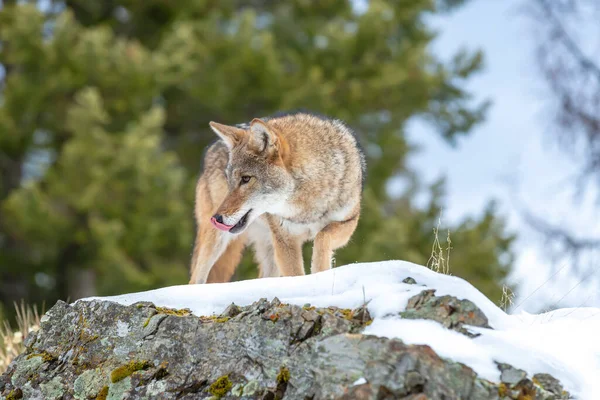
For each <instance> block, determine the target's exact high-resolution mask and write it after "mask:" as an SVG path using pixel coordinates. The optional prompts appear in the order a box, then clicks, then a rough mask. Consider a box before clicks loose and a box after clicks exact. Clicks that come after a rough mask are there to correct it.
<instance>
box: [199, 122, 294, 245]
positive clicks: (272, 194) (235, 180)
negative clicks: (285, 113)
mask: <svg viewBox="0 0 600 400" xmlns="http://www.w3.org/2000/svg"><path fill="white" fill-rule="evenodd" d="M210 127H211V128H212V130H213V131H215V133H216V134H217V135H219V137H220V138H221V139H222V140H223V141H224V142H225V144H226V145H227V148H228V149H229V162H228V163H227V168H226V170H225V174H226V176H227V183H228V185H229V193H228V194H227V197H225V200H223V203H222V204H221V205H220V206H219V208H218V210H217V212H216V213H215V215H214V216H213V217H212V218H211V222H212V224H213V225H214V226H215V227H216V228H218V229H220V230H222V231H227V232H231V233H240V232H243V231H244V229H245V228H246V227H247V226H248V225H250V223H251V222H252V221H253V220H254V219H256V218H257V217H258V216H260V215H261V214H264V213H265V212H269V211H274V210H276V209H277V208H279V207H281V206H282V205H283V204H285V201H286V200H287V198H288V196H289V195H290V193H291V192H292V188H293V180H292V178H291V176H290V174H289V173H288V171H287V169H286V167H285V157H286V152H287V145H286V142H285V141H284V140H283V138H282V137H281V136H280V135H279V133H278V132H277V131H276V130H275V129H274V127H272V126H269V124H268V123H267V122H265V121H262V120H260V119H254V120H253V121H252V122H251V123H250V126H249V128H248V129H242V128H238V127H234V126H228V125H222V124H218V123H216V122H211V123H210Z"/></svg>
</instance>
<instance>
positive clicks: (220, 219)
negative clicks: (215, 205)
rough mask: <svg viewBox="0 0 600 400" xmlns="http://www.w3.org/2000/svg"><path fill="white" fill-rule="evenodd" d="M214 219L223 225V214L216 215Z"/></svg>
mask: <svg viewBox="0 0 600 400" xmlns="http://www.w3.org/2000/svg"><path fill="white" fill-rule="evenodd" d="M213 218H214V219H216V220H217V222H218V223H220V224H222V223H223V216H222V215H221V214H215V215H214V216H213Z"/></svg>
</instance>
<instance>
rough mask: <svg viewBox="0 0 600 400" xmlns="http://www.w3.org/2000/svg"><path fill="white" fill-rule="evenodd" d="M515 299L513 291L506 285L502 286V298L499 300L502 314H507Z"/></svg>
mask: <svg viewBox="0 0 600 400" xmlns="http://www.w3.org/2000/svg"><path fill="white" fill-rule="evenodd" d="M514 298H515V294H514V293H513V291H512V290H511V289H510V288H509V287H508V286H506V285H504V286H502V298H501V299H500V308H502V309H503V310H504V312H508V309H509V308H511V307H512V305H513V300H514Z"/></svg>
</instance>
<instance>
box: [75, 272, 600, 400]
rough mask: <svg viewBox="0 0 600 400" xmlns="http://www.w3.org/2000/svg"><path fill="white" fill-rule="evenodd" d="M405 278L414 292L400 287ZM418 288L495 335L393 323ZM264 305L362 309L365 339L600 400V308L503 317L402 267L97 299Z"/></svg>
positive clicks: (217, 309) (463, 288) (451, 284)
mask: <svg viewBox="0 0 600 400" xmlns="http://www.w3.org/2000/svg"><path fill="white" fill-rule="evenodd" d="M406 277H412V278H414V279H415V280H416V281H417V284H416V285H410V284H405V283H403V282H402V280H403V279H405V278H406ZM424 288H432V289H436V295H437V296H442V295H446V294H448V295H451V296H455V297H457V298H459V299H469V300H471V301H472V302H474V303H475V304H476V305H477V306H478V307H479V308H480V309H481V310H482V311H483V313H484V314H485V315H486V316H487V318H488V320H489V324H490V325H491V326H492V327H493V329H483V328H472V330H473V331H476V332H478V333H481V335H480V336H478V337H477V338H475V339H470V338H468V337H467V336H465V335H462V334H460V333H457V332H454V331H451V330H448V329H445V328H443V327H442V326H441V325H440V324H438V323H437V322H434V321H428V320H403V319H400V318H399V317H398V316H397V315H398V313H399V312H400V311H402V310H404V308H405V307H406V304H407V302H408V299H409V298H410V297H412V296H414V295H416V294H418V293H419V292H420V291H422V290H424ZM262 297H264V298H267V299H269V300H271V299H272V298H274V297H278V298H279V299H280V300H281V301H282V302H284V303H291V304H296V305H300V306H302V305H304V304H306V303H310V304H312V305H314V306H317V307H327V306H337V307H343V308H356V307H359V306H361V305H362V304H364V302H365V301H367V302H368V308H369V312H370V313H371V316H372V317H373V318H374V321H373V323H372V324H371V325H370V326H369V327H367V329H366V330H365V332H364V333H366V334H372V335H377V336H384V337H389V338H398V339H401V340H403V341H404V342H405V343H408V344H427V345H429V346H431V347H432V348H433V350H435V351H436V352H437V353H438V354H439V355H440V356H441V357H446V358H449V359H452V360H455V361H458V362H461V363H464V364H465V365H468V366H469V367H471V368H473V370H475V372H477V374H478V375H480V376H481V377H483V378H485V379H488V380H491V381H495V382H498V381H499V377H500V376H499V371H498V369H497V367H496V365H495V364H494V361H498V362H505V363H509V364H511V365H512V366H514V367H516V368H520V369H523V370H525V371H527V372H528V373H529V374H530V375H533V374H536V373H549V374H551V375H552V376H554V377H556V378H557V379H559V380H560V381H561V382H562V384H563V385H564V387H565V389H566V390H568V391H569V392H570V393H571V394H572V395H574V396H575V397H576V398H578V399H582V400H597V399H600V308H577V309H574V308H571V309H560V310H555V311H553V312H549V313H545V314H537V315H534V314H528V313H525V312H521V313H519V314H515V315H507V314H506V313H505V312H504V311H502V310H501V309H500V308H498V307H497V306H496V305H495V304H494V303H492V302H491V301H490V300H489V299H488V298H486V297H485V296H484V295H483V294H482V293H481V292H479V291H478V290H477V289H475V288H474V287H473V286H472V285H471V284H469V283H468V282H466V281H464V280H462V279H460V278H457V277H452V276H448V275H442V274H438V273H435V272H433V271H431V270H429V269H427V268H425V267H422V266H419V265H415V264H411V263H408V262H403V261H386V262H377V263H364V264H352V265H347V266H344V267H339V268H336V269H333V270H330V271H326V272H322V273H319V274H314V275H306V276H300V277H289V278H267V279H256V280H250V281H243V282H233V283H224V284H212V285H182V286H172V287H167V288H163V289H157V290H151V291H147V292H141V293H132V294H126V295H120V296H112V297H104V298H101V299H103V300H110V301H114V302H117V303H121V304H124V305H130V304H133V303H135V302H138V301H151V302H153V303H154V304H156V305H159V306H166V307H172V308H189V309H190V310H192V312H193V313H194V314H196V315H211V314H220V313H221V312H222V311H223V310H224V309H225V308H226V307H227V306H228V305H229V304H231V303H232V302H233V303H235V304H237V305H240V306H242V305H248V304H251V303H253V302H254V301H256V300H258V299H259V298H262ZM85 300H91V298H90V299H85Z"/></svg>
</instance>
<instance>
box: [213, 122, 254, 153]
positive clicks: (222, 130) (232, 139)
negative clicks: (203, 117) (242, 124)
mask: <svg viewBox="0 0 600 400" xmlns="http://www.w3.org/2000/svg"><path fill="white" fill-rule="evenodd" d="M209 125H210V127H211V128H212V130H213V131H214V132H215V133H216V134H217V135H219V137H220V138H221V139H223V141H224V142H225V144H226V145H227V147H228V148H229V149H230V150H231V149H232V148H233V147H234V146H235V145H236V144H238V143H240V142H241V141H242V137H243V136H244V134H245V131H244V130H243V129H240V128H236V127H235V126H229V125H223V124H219V123H217V122H212V121H211V122H210V123H209Z"/></svg>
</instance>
